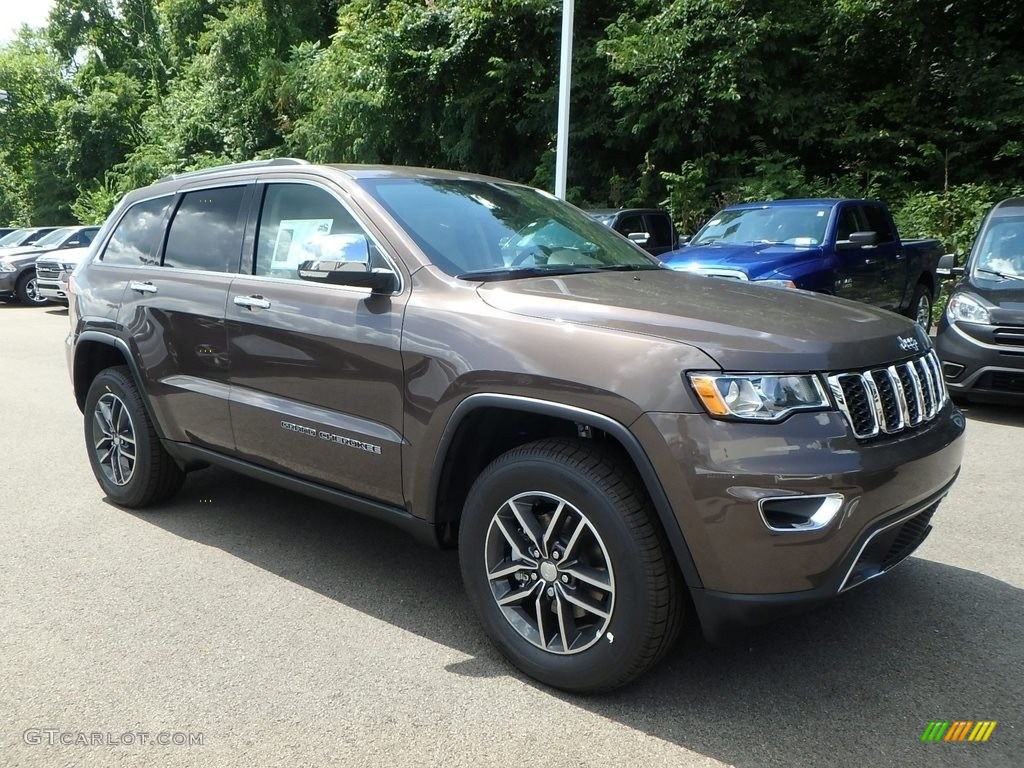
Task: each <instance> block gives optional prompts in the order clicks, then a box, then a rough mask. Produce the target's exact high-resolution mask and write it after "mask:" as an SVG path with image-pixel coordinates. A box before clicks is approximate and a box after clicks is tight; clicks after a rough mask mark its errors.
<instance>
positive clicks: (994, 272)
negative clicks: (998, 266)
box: [975, 267, 1024, 280]
mask: <svg viewBox="0 0 1024 768" xmlns="http://www.w3.org/2000/svg"><path fill="white" fill-rule="evenodd" d="M975 271H976V272H984V273H985V274H986V275H995V276H996V277H1001V278H1003V280H1024V275H1008V274H1006V273H1005V272H999V271H997V270H994V269H985V267H978V268H977V269H976V270H975Z"/></svg>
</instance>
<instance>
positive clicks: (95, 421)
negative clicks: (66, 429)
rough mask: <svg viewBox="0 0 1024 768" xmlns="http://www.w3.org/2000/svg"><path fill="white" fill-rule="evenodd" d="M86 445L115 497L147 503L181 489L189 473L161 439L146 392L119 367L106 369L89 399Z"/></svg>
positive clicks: (123, 501) (106, 489) (136, 504)
mask: <svg viewBox="0 0 1024 768" xmlns="http://www.w3.org/2000/svg"><path fill="white" fill-rule="evenodd" d="M85 444H86V446H87V447H88V450H89V463H90V464H91V465H92V471H93V474H94V475H96V480H98V481H99V484H100V486H101V487H102V488H103V491H104V492H105V493H106V494H107V496H108V497H109V498H110V500H111V501H113V502H114V503H115V504H118V505H120V506H122V507H132V508H135V507H145V506H148V505H150V504H155V503H157V502H160V501H163V500H164V499H168V498H170V497H171V496H173V495H174V494H175V493H177V492H178V489H179V488H181V484H182V482H183V481H184V479H185V473H184V472H182V470H181V468H180V467H178V465H177V464H176V463H175V462H174V460H173V459H172V458H171V457H170V456H169V455H168V453H167V451H165V450H164V448H163V446H162V445H161V444H160V439H159V438H158V437H157V434H156V431H155V430H154V429H153V424H152V422H150V420H149V415H148V414H147V413H146V409H145V407H144V406H143V403H142V397H141V396H140V395H139V391H138V389H137V388H136V386H135V382H134V381H132V378H131V376H130V375H129V373H128V369H127V368H125V367H123V366H121V367H117V368H107V369H106V370H104V371H102V372H101V373H100V374H99V375H98V376H97V377H96V378H95V379H93V382H92V385H91V386H90V387H89V393H88V394H87V395H86V398H85Z"/></svg>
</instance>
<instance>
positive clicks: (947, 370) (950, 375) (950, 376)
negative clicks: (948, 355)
mask: <svg viewBox="0 0 1024 768" xmlns="http://www.w3.org/2000/svg"><path fill="white" fill-rule="evenodd" d="M963 372H964V366H962V365H960V363H943V364H942V375H943V376H945V377H946V380H947V381H953V380H954V379H956V377H957V376H959V375H960V374H961V373H963Z"/></svg>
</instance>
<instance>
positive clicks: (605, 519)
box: [459, 440, 683, 692]
mask: <svg viewBox="0 0 1024 768" xmlns="http://www.w3.org/2000/svg"><path fill="white" fill-rule="evenodd" d="M666 552H667V549H666V544H665V541H664V535H663V533H662V531H661V529H660V528H659V526H658V524H657V523H656V522H655V521H654V519H653V516H652V513H651V511H650V508H649V502H648V500H647V495H646V493H645V492H644V491H643V489H642V487H641V485H640V483H639V480H638V479H637V478H636V477H635V475H634V473H633V472H632V471H627V470H625V469H624V468H623V467H622V466H621V465H620V463H619V462H618V461H617V460H616V459H615V458H614V457H613V456H611V455H610V454H607V453H605V452H603V451H601V450H600V449H598V448H597V447H596V446H594V445H593V444H590V443H588V442H587V441H582V440H543V441H539V442H536V443H531V444H529V445H525V446H522V447H519V448H515V449H513V450H511V451H509V452H508V453H506V454H504V455H502V456H500V457H499V458H497V459H496V460H495V461H494V462H492V463H491V464H490V465H489V466H488V467H487V468H486V469H485V470H484V471H483V472H482V473H481V475H480V477H479V478H478V479H477V481H476V483H475V484H474V485H473V488H472V489H471V490H470V492H469V496H468V498H467V500H466V506H465V509H464V512H463V516H462V522H461V525H460V531H459V559H460V562H461V566H462V575H463V580H464V582H465V586H466V590H467V592H468V593H469V597H470V601H471V602H472V604H473V607H474V608H475V610H476V612H477V614H478V616H479V617H480V620H481V622H482V623H483V626H484V629H485V630H486V632H487V634H488V635H489V636H490V638H491V640H492V641H493V642H494V643H495V645H497V646H498V648H499V649H500V650H501V651H502V653H504V654H505V656H506V657H508V659H509V660H510V661H511V662H512V663H513V664H514V665H515V666H516V667H518V668H519V669H521V670H522V671H523V672H525V673H526V674H528V675H530V676H531V677H533V678H536V679H537V680H540V681H541V682H543V683H547V684H549V685H553V686H556V687H558V688H562V689H564V690H569V691H578V692H585V691H598V690H608V689H611V688H616V687H618V686H620V685H624V684H625V683H627V682H629V681H630V680H632V679H634V678H636V677H638V676H639V675H641V674H642V673H643V672H645V671H646V670H647V669H649V668H650V667H651V666H652V665H654V664H655V663H656V662H657V661H658V660H659V659H660V658H661V656H663V655H664V653H665V652H666V651H667V650H668V649H669V648H670V647H671V646H672V643H673V642H674V641H675V639H676V637H677V636H678V632H679V628H680V623H681V618H682V607H683V601H682V595H681V591H680V590H681V585H680V578H679V575H678V573H677V571H676V569H675V565H674V563H672V561H671V560H670V559H669V558H668V557H667V555H666Z"/></svg>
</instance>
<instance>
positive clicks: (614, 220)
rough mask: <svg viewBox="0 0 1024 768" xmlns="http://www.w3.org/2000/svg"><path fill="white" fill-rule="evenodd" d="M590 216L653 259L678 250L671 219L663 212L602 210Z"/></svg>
mask: <svg viewBox="0 0 1024 768" xmlns="http://www.w3.org/2000/svg"><path fill="white" fill-rule="evenodd" d="M587 213H589V214H590V215H591V216H592V217H594V218H595V219H597V220H598V221H600V222H601V223H602V224H604V225H605V226H606V227H610V228H611V229H614V230H615V231H616V232H618V233H619V234H620V235H624V236H625V237H627V238H629V239H630V240H632V241H633V242H634V243H636V244H637V245H639V246H640V247H641V248H643V249H644V250H645V251H647V252H648V253H650V254H653V255H654V256H660V255H661V254H663V253H667V252H668V251H671V250H672V249H674V248H678V247H679V235H678V233H677V232H676V228H675V225H674V224H673V223H672V217H671V216H670V215H669V213H668V211H663V210H661V209H660V208H619V209H600V210H593V211H587Z"/></svg>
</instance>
